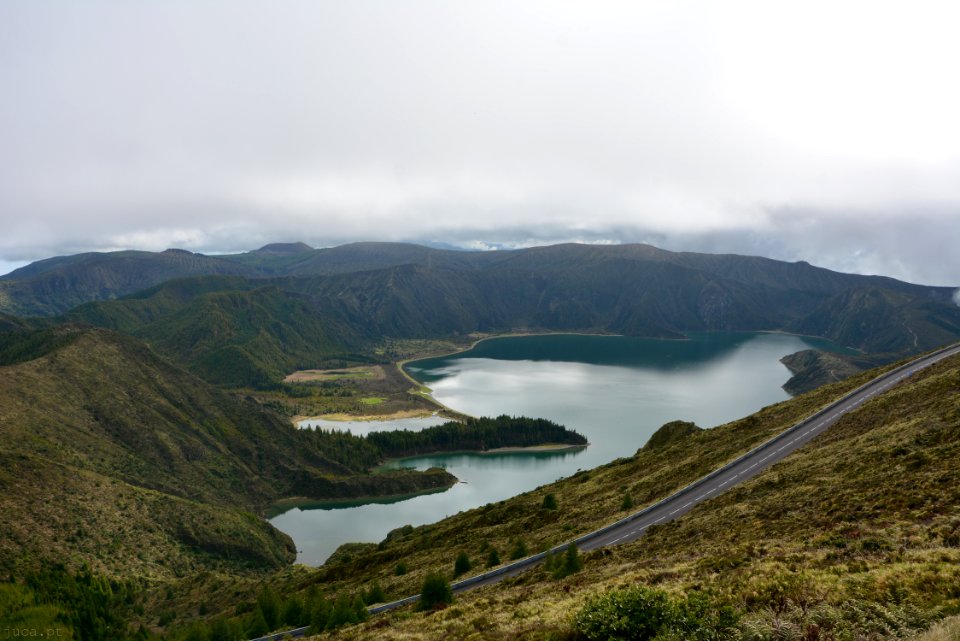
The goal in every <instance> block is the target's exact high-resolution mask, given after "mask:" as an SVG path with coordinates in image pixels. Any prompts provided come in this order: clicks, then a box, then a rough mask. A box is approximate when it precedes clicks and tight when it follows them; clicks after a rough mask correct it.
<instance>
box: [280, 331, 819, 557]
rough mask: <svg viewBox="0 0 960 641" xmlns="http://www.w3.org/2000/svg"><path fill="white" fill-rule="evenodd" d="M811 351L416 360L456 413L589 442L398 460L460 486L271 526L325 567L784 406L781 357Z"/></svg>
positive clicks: (699, 341) (601, 340)
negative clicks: (397, 531)
mask: <svg viewBox="0 0 960 641" xmlns="http://www.w3.org/2000/svg"><path fill="white" fill-rule="evenodd" d="M810 347H821V348H822V347H828V348H829V347H830V346H829V344H827V343H825V342H823V341H816V340H813V339H808V338H801V337H797V336H789V335H783V334H746V333H738V334H699V335H694V336H692V337H691V340H686V341H676V340H654V339H637V338H629V337H619V336H579V335H553V336H530V337H512V338H499V339H492V340H488V341H484V342H482V343H480V344H479V345H478V346H477V347H476V348H474V349H473V350H471V351H469V352H465V353H462V354H457V355H455V356H450V357H445V358H438V359H429V360H423V361H417V362H414V363H411V364H408V366H407V371H408V372H410V373H411V374H412V375H413V376H414V377H416V378H417V379H419V380H421V381H423V382H424V383H426V384H427V385H429V386H430V387H431V389H432V390H433V395H434V397H435V398H436V399H437V400H438V401H440V402H442V403H444V404H445V405H447V406H449V407H452V408H454V409H456V410H459V411H462V412H465V413H467V414H471V415H474V416H496V415H499V414H510V415H525V416H536V417H543V418H549V419H551V420H554V421H557V422H559V423H562V424H564V425H566V426H567V427H569V428H571V429H575V430H577V431H578V432H580V433H582V434H584V435H585V436H586V437H587V438H588V440H589V441H590V446H589V447H588V448H586V449H584V450H580V451H573V452H570V451H567V452H552V453H550V452H538V453H530V452H523V453H511V454H495V455H490V454H487V455H484V454H453V455H433V456H424V457H416V458H412V459H405V460H401V461H394V462H391V463H390V465H392V466H408V467H416V468H417V469H427V468H429V467H432V466H442V467H446V468H447V469H448V470H449V471H450V472H451V473H453V474H454V475H455V476H456V477H457V478H458V479H460V480H461V483H458V484H457V485H455V486H454V487H453V488H451V489H450V490H448V491H446V492H442V493H437V494H431V495H426V496H418V497H415V498H411V499H409V500H405V501H401V502H394V503H390V504H367V505H359V506H356V505H354V506H350V507H346V508H344V507H341V508H338V509H332V508H329V507H328V508H326V509H299V508H294V509H292V510H290V511H288V512H286V513H284V514H281V515H279V516H277V517H275V518H274V519H272V520H271V522H272V523H273V524H274V525H275V526H276V527H278V528H279V529H281V530H282V531H284V532H286V533H288V534H290V535H291V536H292V537H293V539H294V541H296V544H297V548H298V550H300V554H299V555H298V561H299V562H301V563H306V564H309V565H319V564H321V563H322V562H323V561H324V560H325V559H326V558H327V557H328V556H329V555H330V554H331V553H332V552H333V551H334V550H335V549H336V548H337V547H338V546H339V545H340V544H341V543H345V542H349V541H369V542H379V541H381V540H382V539H383V538H384V537H385V536H386V534H387V532H389V531H390V530H392V529H394V528H397V527H400V526H402V525H405V524H408V523H409V524H412V525H420V524H424V523H430V522H433V521H436V520H438V519H441V518H443V517H445V516H449V515H452V514H455V513H457V512H459V511H461V510H466V509H471V508H474V507H478V506H481V505H484V504H486V503H489V502H493V501H500V500H503V499H505V498H508V497H510V496H514V495H516V494H519V493H521V492H525V491H527V490H530V489H533V488H535V487H537V486H540V485H543V484H545V483H550V482H552V481H554V480H556V479H558V478H561V477H564V476H569V475H571V474H573V473H575V472H576V471H577V470H578V469H588V468H591V467H595V466H597V465H601V464H603V463H607V462H609V461H612V460H613V459H616V458H618V457H621V456H629V455H632V454H633V453H634V452H635V451H636V450H637V449H638V448H640V447H642V446H643V444H644V443H646V441H647V439H649V438H650V435H651V434H653V432H654V431H656V429H657V428H658V427H660V425H662V424H663V423H666V422H668V421H671V420H675V419H683V420H688V421H694V422H695V423H697V424H698V425H700V426H701V427H714V426H716V425H719V424H722V423H725V422H728V421H731V420H734V419H737V418H741V417H743V416H746V415H748V414H751V413H753V412H755V411H756V410H758V409H760V408H762V407H764V406H766V405H769V404H771V403H775V402H778V401H782V400H786V399H787V398H789V395H788V394H787V393H786V392H784V391H783V389H782V388H781V387H780V386H781V385H782V384H783V383H785V382H786V381H787V380H788V379H789V377H790V373H789V371H788V370H787V369H786V367H784V366H783V365H782V364H781V363H780V362H779V359H780V358H781V357H783V356H785V355H787V354H791V353H793V352H796V351H799V350H802V349H808V348H810Z"/></svg>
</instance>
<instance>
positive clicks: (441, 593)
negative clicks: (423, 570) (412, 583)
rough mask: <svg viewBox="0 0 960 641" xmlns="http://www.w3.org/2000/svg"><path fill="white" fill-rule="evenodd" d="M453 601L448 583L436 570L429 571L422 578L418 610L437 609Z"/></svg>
mask: <svg viewBox="0 0 960 641" xmlns="http://www.w3.org/2000/svg"><path fill="white" fill-rule="evenodd" d="M451 603H453V590H451V589H450V583H449V582H448V581H447V580H446V579H445V578H444V577H443V575H442V574H440V573H438V572H431V573H430V574H428V575H427V578H425V579H424V580H423V588H421V590H420V603H419V605H418V606H417V609H418V610H439V609H441V608H444V607H446V606H448V605H450V604H451Z"/></svg>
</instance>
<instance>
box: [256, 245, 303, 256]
mask: <svg viewBox="0 0 960 641" xmlns="http://www.w3.org/2000/svg"><path fill="white" fill-rule="evenodd" d="M256 251H257V252H258V253H262V254H302V253H303V252H309V251H313V247H311V246H310V245H308V244H306V243H270V244H269V245H264V246H263V247H261V248H260V249H258V250H256Z"/></svg>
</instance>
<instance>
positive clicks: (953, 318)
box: [0, 243, 960, 385]
mask: <svg viewBox="0 0 960 641" xmlns="http://www.w3.org/2000/svg"><path fill="white" fill-rule="evenodd" d="M952 293H953V289H952V288H949V287H933V286H924V285H916V284H911V283H905V282H902V281H898V280H895V279H891V278H886V277H880V276H861V275H855V274H844V273H839V272H834V271H831V270H827V269H823V268H818V267H814V266H812V265H809V264H807V263H805V262H799V263H786V262H782V261H776V260H772V259H766V258H759V257H750V256H738V255H711V254H697V253H686V252H669V251H665V250H661V249H657V248H655V247H652V246H649V245H619V246H594V245H576V244H567V245H555V246H550V247H535V248H530V249H520V250H509V251H508V250H503V251H489V252H463V251H453V250H442V249H433V248H428V247H422V246H418V245H409V244H401V243H356V244H351V245H344V246H340V247H334V248H329V249H311V248H309V247H307V246H306V245H303V244H301V243H293V244H276V245H267V246H266V247H263V248H261V249H259V250H257V251H252V252H247V253H244V254H234V255H223V256H203V255H199V254H190V253H188V252H184V251H180V250H168V251H165V252H160V253H155V254H152V253H148V252H116V253H105V254H82V255H78V256H72V257H62V258H53V259H49V260H46V261H40V262H38V263H34V264H32V265H29V266H27V267H24V268H22V269H19V270H17V271H15V272H12V273H11V274H8V275H7V276H5V277H3V278H2V279H0V312H2V313H6V314H11V315H13V314H15V315H19V316H25V315H28V316H29V315H32V316H41V317H46V318H56V319H57V320H58V321H63V320H68V321H72V322H82V323H89V324H93V325H97V326H101V327H107V328H111V329H115V330H118V331H122V332H126V333H130V334H133V335H135V336H138V337H141V338H143V339H144V340H146V341H147V342H148V343H149V344H150V345H151V346H153V347H154V348H155V349H157V350H158V351H159V352H161V353H163V354H164V355H167V356H169V357H171V358H174V359H176V360H177V361H178V362H181V363H183V364H185V365H186V366H187V367H188V368H190V369H191V370H192V371H194V372H195V373H197V374H199V375H201V376H203V377H205V378H207V379H208V380H211V381H213V382H217V383H221V384H227V385H251V384H252V385H257V384H264V383H265V382H267V381H277V380H279V379H280V378H281V377H282V375H283V374H284V373H288V372H289V371H291V370H292V369H296V368H299V367H303V366H307V365H311V364H312V365H313V366H316V364H318V363H323V362H325V361H330V362H342V361H350V360H353V361H360V362H363V361H364V360H369V359H371V358H373V353H374V352H375V348H376V346H377V345H378V344H379V342H380V341H382V340H383V337H394V338H428V337H438V336H463V335H467V334H471V333H475V332H483V333H498V332H506V331H515V330H526V331H589V332H603V333H615V334H625V335H632V336H646V337H664V338H681V337H682V336H683V335H684V333H685V332H690V331H785V332H793V333H799V334H807V335H813V336H819V337H823V338H827V339H829V340H832V341H834V342H836V343H837V344H839V345H842V346H844V347H848V348H853V349H855V350H858V351H860V352H862V353H864V354H866V355H871V356H875V357H876V359H875V360H874V361H871V362H882V361H888V360H891V359H892V358H895V357H897V356H901V355H905V354H910V353H916V352H919V351H922V350H925V349H930V348H932V347H935V346H938V345H941V344H944V343H947V342H950V341H953V340H956V339H957V338H958V337H960V308H958V307H957V305H956V304H954V302H953V300H952V298H951V296H952Z"/></svg>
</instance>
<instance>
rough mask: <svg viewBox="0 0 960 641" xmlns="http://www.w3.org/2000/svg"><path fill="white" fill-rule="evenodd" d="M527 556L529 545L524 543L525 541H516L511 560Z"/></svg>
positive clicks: (511, 549)
mask: <svg viewBox="0 0 960 641" xmlns="http://www.w3.org/2000/svg"><path fill="white" fill-rule="evenodd" d="M527 554H528V552H527V544H526V543H524V542H523V539H517V540H515V541H514V542H513V546H512V547H511V548H510V560H512V561H513V560H516V559H522V558H523V557H525V556H527Z"/></svg>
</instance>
